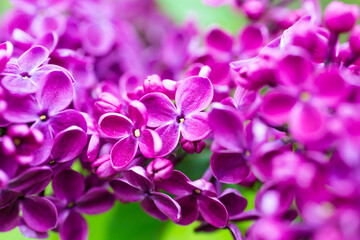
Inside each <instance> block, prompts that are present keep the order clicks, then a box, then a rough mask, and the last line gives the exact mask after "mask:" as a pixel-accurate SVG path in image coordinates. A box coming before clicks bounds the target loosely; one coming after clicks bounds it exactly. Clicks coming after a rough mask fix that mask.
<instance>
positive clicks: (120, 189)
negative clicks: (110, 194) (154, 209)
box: [110, 179, 145, 203]
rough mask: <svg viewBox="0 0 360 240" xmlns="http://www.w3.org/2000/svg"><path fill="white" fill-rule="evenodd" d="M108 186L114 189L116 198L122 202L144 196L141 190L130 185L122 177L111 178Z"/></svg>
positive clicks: (138, 199) (134, 200)
mask: <svg viewBox="0 0 360 240" xmlns="http://www.w3.org/2000/svg"><path fill="white" fill-rule="evenodd" d="M110 186H111V187H112V189H113V190H114V195H115V197H116V199H118V200H119V201H120V202H122V203H127V202H137V201H140V200H141V199H143V198H144V197H145V195H144V192H143V191H142V190H140V189H139V188H136V187H134V186H132V185H130V184H129V183H128V182H126V181H124V180H122V179H113V180H111V182H110Z"/></svg>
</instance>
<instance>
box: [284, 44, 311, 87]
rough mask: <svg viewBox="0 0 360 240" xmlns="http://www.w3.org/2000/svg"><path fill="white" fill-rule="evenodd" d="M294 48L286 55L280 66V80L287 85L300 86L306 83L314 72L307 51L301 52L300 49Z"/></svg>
mask: <svg viewBox="0 0 360 240" xmlns="http://www.w3.org/2000/svg"><path fill="white" fill-rule="evenodd" d="M294 50H295V49H294ZM294 50H293V51H291V53H290V54H287V55H285V57H284V58H283V59H282V60H281V61H280V62H279V66H278V69H279V78H280V81H281V82H282V83H283V84H285V85H287V86H298V85H300V84H303V83H305V82H306V81H307V80H308V78H309V76H310V74H311V73H312V66H311V62H310V60H309V59H308V58H309V57H308V56H307V53H306V52H303V51H301V52H300V51H298V49H296V50H295V51H294Z"/></svg>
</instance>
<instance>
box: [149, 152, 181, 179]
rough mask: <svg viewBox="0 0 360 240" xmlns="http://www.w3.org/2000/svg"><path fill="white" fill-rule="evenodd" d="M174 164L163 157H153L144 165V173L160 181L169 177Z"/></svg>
mask: <svg viewBox="0 0 360 240" xmlns="http://www.w3.org/2000/svg"><path fill="white" fill-rule="evenodd" d="M173 170H174V166H173V164H172V162H171V161H170V160H168V159H165V158H155V159H154V161H152V162H150V163H149V165H148V166H147V167H146V174H147V176H148V177H149V178H150V179H153V180H154V181H155V182H159V181H162V180H164V179H168V178H169V177H171V175H172V172H173Z"/></svg>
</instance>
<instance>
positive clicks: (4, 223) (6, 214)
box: [0, 167, 58, 232]
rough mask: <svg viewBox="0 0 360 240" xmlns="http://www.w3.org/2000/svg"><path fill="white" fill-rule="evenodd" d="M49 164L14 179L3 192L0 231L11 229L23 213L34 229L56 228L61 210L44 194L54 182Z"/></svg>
mask: <svg viewBox="0 0 360 240" xmlns="http://www.w3.org/2000/svg"><path fill="white" fill-rule="evenodd" d="M51 174H52V171H51V169H50V168H49V167H34V168H30V169H27V170H25V171H24V172H22V173H21V174H19V175H18V176H17V177H15V178H13V179H11V180H10V181H9V183H8V187H7V188H5V189H1V191H0V231H9V230H11V229H13V228H14V227H16V226H17V224H18V223H19V219H20V217H19V212H20V210H21V212H22V218H23V220H24V222H25V224H26V225H27V226H28V227H29V228H31V229H32V230H33V231H37V232H46V231H48V230H50V229H53V228H55V226H56V223H57V219H58V213H57V211H56V208H55V205H54V204H53V203H52V202H51V201H49V200H48V199H46V198H44V197H38V196H33V195H35V194H38V193H40V192H41V191H43V190H44V189H45V187H46V186H47V185H48V184H49V182H50V181H51Z"/></svg>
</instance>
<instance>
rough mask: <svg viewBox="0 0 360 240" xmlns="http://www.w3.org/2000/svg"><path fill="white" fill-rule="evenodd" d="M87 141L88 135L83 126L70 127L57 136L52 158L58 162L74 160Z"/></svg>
mask: <svg viewBox="0 0 360 240" xmlns="http://www.w3.org/2000/svg"><path fill="white" fill-rule="evenodd" d="M86 143H87V136H86V133H85V132H84V131H83V130H82V129H81V128H79V127H77V126H72V127H69V128H67V129H65V130H63V131H61V132H60V133H59V134H58V135H57V136H56V137H55V139H54V146H53V148H52V150H51V158H52V159H53V160H54V161H56V162H66V161H70V160H73V159H74V158H75V157H77V156H78V155H79V154H80V153H81V152H82V150H83V149H84V147H85V145H86Z"/></svg>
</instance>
